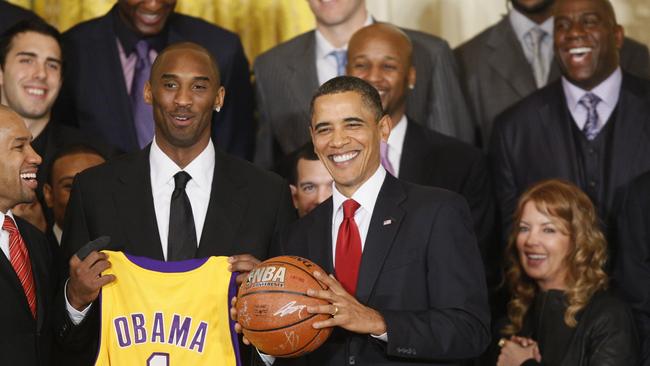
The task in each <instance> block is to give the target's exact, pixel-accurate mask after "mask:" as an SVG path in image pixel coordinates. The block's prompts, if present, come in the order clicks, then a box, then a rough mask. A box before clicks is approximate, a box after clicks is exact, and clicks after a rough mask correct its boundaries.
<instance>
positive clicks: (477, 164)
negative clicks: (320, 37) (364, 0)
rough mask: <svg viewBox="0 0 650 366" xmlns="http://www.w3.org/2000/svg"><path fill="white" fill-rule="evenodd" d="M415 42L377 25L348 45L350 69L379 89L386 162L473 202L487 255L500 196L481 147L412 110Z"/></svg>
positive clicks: (397, 172)
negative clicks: (386, 128) (386, 121)
mask: <svg viewBox="0 0 650 366" xmlns="http://www.w3.org/2000/svg"><path fill="white" fill-rule="evenodd" d="M412 51H413V47H412V43H411V41H410V39H409V38H408V36H407V35H406V34H405V33H404V32H402V31H401V30H400V29H399V28H397V27H395V26H393V25H391V24H387V23H375V24H372V25H369V26H367V27H365V28H362V29H361V30H359V31H357V32H356V33H355V34H354V35H353V36H352V38H351V39H350V44H349V46H348V65H347V73H348V75H351V76H356V77H358V78H361V79H363V80H365V81H366V82H368V83H369V84H371V85H372V86H374V87H375V89H377V91H378V92H379V95H380V96H381V103H382V107H383V108H384V113H386V114H388V115H389V116H390V121H391V123H390V128H391V133H390V136H389V137H388V141H387V142H386V143H382V151H381V156H382V165H383V166H384V168H385V169H386V170H387V171H388V172H389V173H391V174H392V175H393V176H395V177H398V178H400V179H403V180H406V181H408V182H411V183H416V184H422V185H426V186H432V187H440V188H445V189H448V190H450V191H453V192H456V193H459V194H461V195H462V196H463V197H465V199H466V200H467V202H468V204H469V207H470V211H471V212H472V217H473V219H474V230H475V232H476V236H477V238H478V243H479V247H480V248H481V252H482V253H483V255H484V256H485V255H487V253H488V251H489V250H490V249H492V248H490V245H491V244H492V241H493V239H494V238H493V236H492V234H493V227H494V213H495V207H494V198H493V192H492V185H491V182H490V175H489V173H488V170H487V162H486V159H485V158H484V157H483V154H482V153H481V151H480V150H478V149H476V148H475V147H473V146H471V145H469V144H466V143H464V142H462V141H460V140H457V139H455V138H453V137H449V136H445V135H443V134H441V133H438V132H435V131H431V130H429V129H427V128H424V127H423V126H421V125H420V124H418V123H417V122H415V121H414V120H413V119H412V118H410V116H407V114H406V102H407V99H408V88H409V85H417V81H416V80H417V74H416V70H415V68H414V67H413V66H412V64H411V56H412Z"/></svg>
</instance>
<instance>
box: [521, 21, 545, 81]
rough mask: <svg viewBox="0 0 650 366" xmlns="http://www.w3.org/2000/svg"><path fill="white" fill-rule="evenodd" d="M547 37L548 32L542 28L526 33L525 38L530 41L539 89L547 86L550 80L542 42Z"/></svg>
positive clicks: (534, 72) (534, 71)
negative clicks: (547, 81)
mask: <svg viewBox="0 0 650 366" xmlns="http://www.w3.org/2000/svg"><path fill="white" fill-rule="evenodd" d="M544 37H546V32H545V31H543V30H542V29H540V28H537V27H535V28H532V29H531V30H530V31H528V33H526V36H525V38H526V39H527V40H528V46H529V47H530V50H531V51H532V52H533V65H532V66H533V74H534V76H535V84H537V88H541V87H543V86H544V85H546V80H547V79H548V72H547V70H546V69H547V68H546V63H545V62H544V59H543V57H544V55H543V54H542V41H543V40H544Z"/></svg>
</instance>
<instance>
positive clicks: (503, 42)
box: [454, 0, 650, 149]
mask: <svg viewBox="0 0 650 366" xmlns="http://www.w3.org/2000/svg"><path fill="white" fill-rule="evenodd" d="M508 1H509V4H511V5H512V8H511V9H510V11H509V12H508V14H507V15H506V16H504V17H503V19H501V21H499V22H498V23H497V24H495V25H493V26H491V27H489V28H487V29H486V30H484V31H483V32H481V33H480V34H478V35H477V36H476V37H474V38H472V39H471V40H469V41H467V42H465V43H464V44H462V45H461V46H459V47H458V48H457V49H455V50H454V53H455V54H456V57H457V59H458V64H459V66H460V69H461V74H462V78H461V79H462V81H463V83H464V86H465V88H466V92H467V96H468V97H469V100H468V102H469V103H471V106H472V108H473V109H474V117H475V120H476V123H477V125H478V127H479V129H480V131H481V142H482V144H483V147H484V148H486V149H487V145H488V142H489V141H490V135H491V133H492V128H493V124H494V119H495V118H496V116H497V115H499V114H500V113H501V112H503V111H504V110H506V109H507V108H508V107H510V106H512V105H513V104H515V103H516V102H518V101H520V100H521V99H523V98H524V97H526V96H528V95H529V94H531V93H532V92H534V91H535V90H537V89H539V88H542V87H544V86H545V85H546V84H547V83H549V82H553V81H555V80H557V79H558V78H559V77H560V68H559V67H558V63H557V62H555V61H554V58H553V17H552V15H553V4H554V2H555V0H508ZM621 67H622V68H623V70H625V71H628V72H631V73H633V74H636V75H637V76H642V77H646V78H649V77H650V55H649V54H648V48H647V47H646V46H645V45H643V44H641V43H639V42H637V41H634V40H632V39H629V38H625V40H624V41H623V47H622V48H621Z"/></svg>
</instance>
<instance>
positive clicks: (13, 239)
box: [2, 215, 36, 318]
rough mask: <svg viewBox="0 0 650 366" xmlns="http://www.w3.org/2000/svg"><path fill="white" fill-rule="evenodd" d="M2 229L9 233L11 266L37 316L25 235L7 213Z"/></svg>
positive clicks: (31, 308) (34, 288) (33, 312)
mask: <svg viewBox="0 0 650 366" xmlns="http://www.w3.org/2000/svg"><path fill="white" fill-rule="evenodd" d="M2 229H3V230H5V231H6V232H8V233H9V257H10V258H11V260H10V262H11V266H12V267H14V271H15V272H16V275H17V276H18V280H20V284H21V285H22V286H23V290H24V291H25V296H26V297H27V304H28V305H29V310H31V312H32V316H34V318H36V287H35V286H34V276H33V275H32V264H31V262H30V261H29V253H27V247H26V246H25V242H24V241H23V237H22V236H20V233H19V232H18V228H17V227H16V224H15V223H14V221H13V220H12V219H11V217H9V215H5V221H4V223H3V224H2Z"/></svg>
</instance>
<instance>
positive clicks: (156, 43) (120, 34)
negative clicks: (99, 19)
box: [111, 5, 174, 56]
mask: <svg viewBox="0 0 650 366" xmlns="http://www.w3.org/2000/svg"><path fill="white" fill-rule="evenodd" d="M111 15H112V17H113V28H115V36H116V37H117V39H118V41H119V42H120V44H121V45H122V49H124V53H125V54H126V56H128V55H130V54H131V53H133V52H134V51H135V44H136V43H138V41H139V40H141V39H146V40H147V43H149V47H151V48H153V49H155V50H156V52H158V53H160V52H161V51H162V50H163V49H164V48H165V46H166V45H167V32H168V28H169V26H168V24H169V22H170V20H171V17H172V16H173V15H174V14H173V13H172V14H170V15H169V17H168V18H167V24H166V25H165V28H163V30H162V31H161V32H160V33H158V34H156V35H154V36H149V37H142V36H141V35H139V34H138V33H136V32H135V31H133V30H132V29H131V28H130V27H129V26H128V25H127V24H126V22H125V21H124V19H122V17H120V14H119V9H118V8H117V5H115V6H114V7H113V9H112V10H111Z"/></svg>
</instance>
